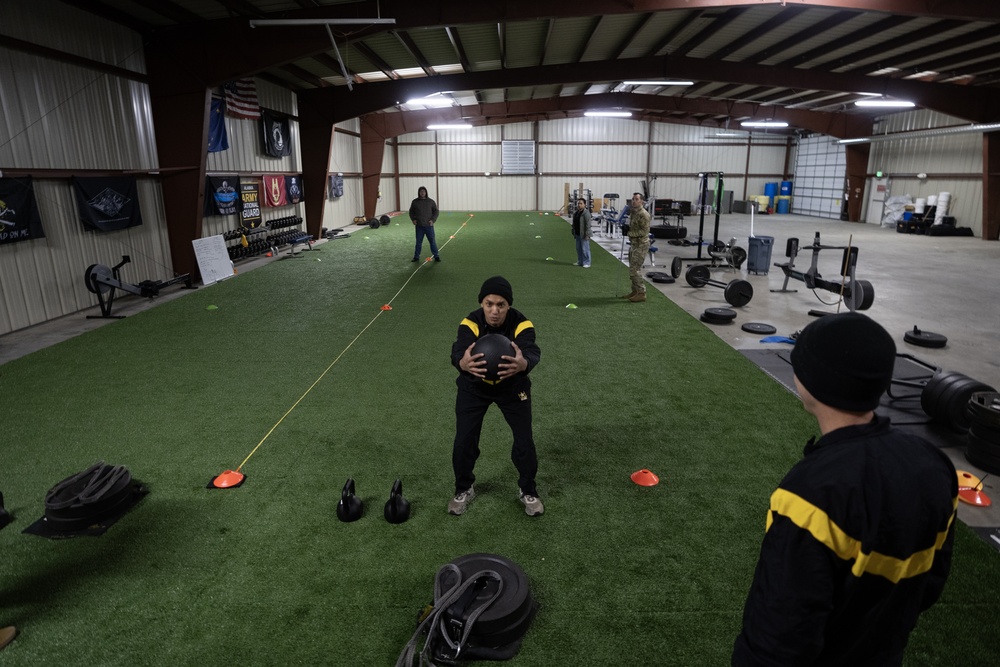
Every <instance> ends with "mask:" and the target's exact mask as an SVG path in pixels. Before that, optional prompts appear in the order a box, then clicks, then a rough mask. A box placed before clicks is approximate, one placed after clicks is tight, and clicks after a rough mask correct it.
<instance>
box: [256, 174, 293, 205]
mask: <svg viewBox="0 0 1000 667" xmlns="http://www.w3.org/2000/svg"><path fill="white" fill-rule="evenodd" d="M261 179H262V180H263V182H264V206H285V205H287V204H288V201H287V199H286V197H285V177H284V176H281V175H280V174H264V176H262V177H261Z"/></svg>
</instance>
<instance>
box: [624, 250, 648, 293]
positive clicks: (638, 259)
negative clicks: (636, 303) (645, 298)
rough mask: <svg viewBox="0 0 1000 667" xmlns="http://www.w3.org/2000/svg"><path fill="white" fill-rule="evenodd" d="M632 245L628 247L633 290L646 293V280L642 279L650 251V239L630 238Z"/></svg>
mask: <svg viewBox="0 0 1000 667" xmlns="http://www.w3.org/2000/svg"><path fill="white" fill-rule="evenodd" d="M629 240H630V241H631V242H632V245H630V246H629V248H628V276H629V278H631V279H632V291H633V292H640V293H645V291H646V282H645V281H644V280H643V279H642V265H643V264H644V263H645V262H646V254H647V253H648V252H649V239H629Z"/></svg>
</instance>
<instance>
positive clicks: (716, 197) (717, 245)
mask: <svg viewBox="0 0 1000 667" xmlns="http://www.w3.org/2000/svg"><path fill="white" fill-rule="evenodd" d="M710 176H714V177H715V191H714V193H713V195H712V197H711V201H712V202H713V204H711V208H712V210H713V211H714V212H715V229H714V232H713V234H712V242H711V243H710V244H707V246H708V250H707V254H708V256H707V257H704V256H702V246H703V245H706V243H705V209H706V208H709V206H708V205H705V201H706V200H708V195H709V192H710V191H709V189H708V179H709V177H710ZM698 177H699V178H700V179H701V187H700V189H699V196H698V202H699V206H698V210H699V213H698V237H697V241H698V242H697V245H698V252H697V254H696V256H695V257H675V258H674V260H673V263H672V264H671V269H672V273H673V274H674V277H675V278H677V277H679V276H680V274H681V271H680V265H681V263H682V262H704V261H708V262H709V263H710V264H711V266H713V267H715V266H720V265H725V266H727V267H729V268H733V269H737V270H738V269H739V268H740V266H741V265H742V264H743V262H744V261H745V260H746V258H747V251H746V250H744V249H743V248H737V247H736V237H733V238H732V239H730V242H729V243H728V244H727V243H724V242H722V241H720V240H719V216H720V215H721V213H722V191H723V187H724V185H725V178H724V177H725V174H724V173H723V172H721V171H703V172H701V173H699V174H698ZM675 267H676V268H675Z"/></svg>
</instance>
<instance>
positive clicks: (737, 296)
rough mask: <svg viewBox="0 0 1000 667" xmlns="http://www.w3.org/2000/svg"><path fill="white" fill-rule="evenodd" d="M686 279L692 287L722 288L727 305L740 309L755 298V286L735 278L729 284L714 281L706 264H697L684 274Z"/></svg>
mask: <svg viewBox="0 0 1000 667" xmlns="http://www.w3.org/2000/svg"><path fill="white" fill-rule="evenodd" d="M684 279H685V280H687V283H688V285H690V286H691V287H704V286H705V285H711V286H712V287H721V288H722V290H723V291H722V294H723V296H724V297H725V299H726V303H728V304H730V305H732V306H735V307H737V308H739V307H740V306H745V305H747V304H748V303H750V299H752V298H753V285H751V284H750V283H749V281H746V280H743V279H742V278H734V279H733V280H730V281H729V282H728V283H724V282H722V281H721V280H713V279H712V274H711V272H710V271H709V270H708V267H707V266H705V265H704V264H695V265H694V266H691V267H689V268H688V270H687V271H686V272H685V273H684Z"/></svg>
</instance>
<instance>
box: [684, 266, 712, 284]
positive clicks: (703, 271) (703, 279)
mask: <svg viewBox="0 0 1000 667" xmlns="http://www.w3.org/2000/svg"><path fill="white" fill-rule="evenodd" d="M711 276H712V273H711V272H710V271H709V270H708V267H707V266H705V265H704V264H695V265H694V266H691V267H688V270H687V271H686V272H685V273H684V280H686V281H687V283H688V285H690V286H691V287H704V286H705V284H706V283H707V282H708V281H709V279H710V278H711Z"/></svg>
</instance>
